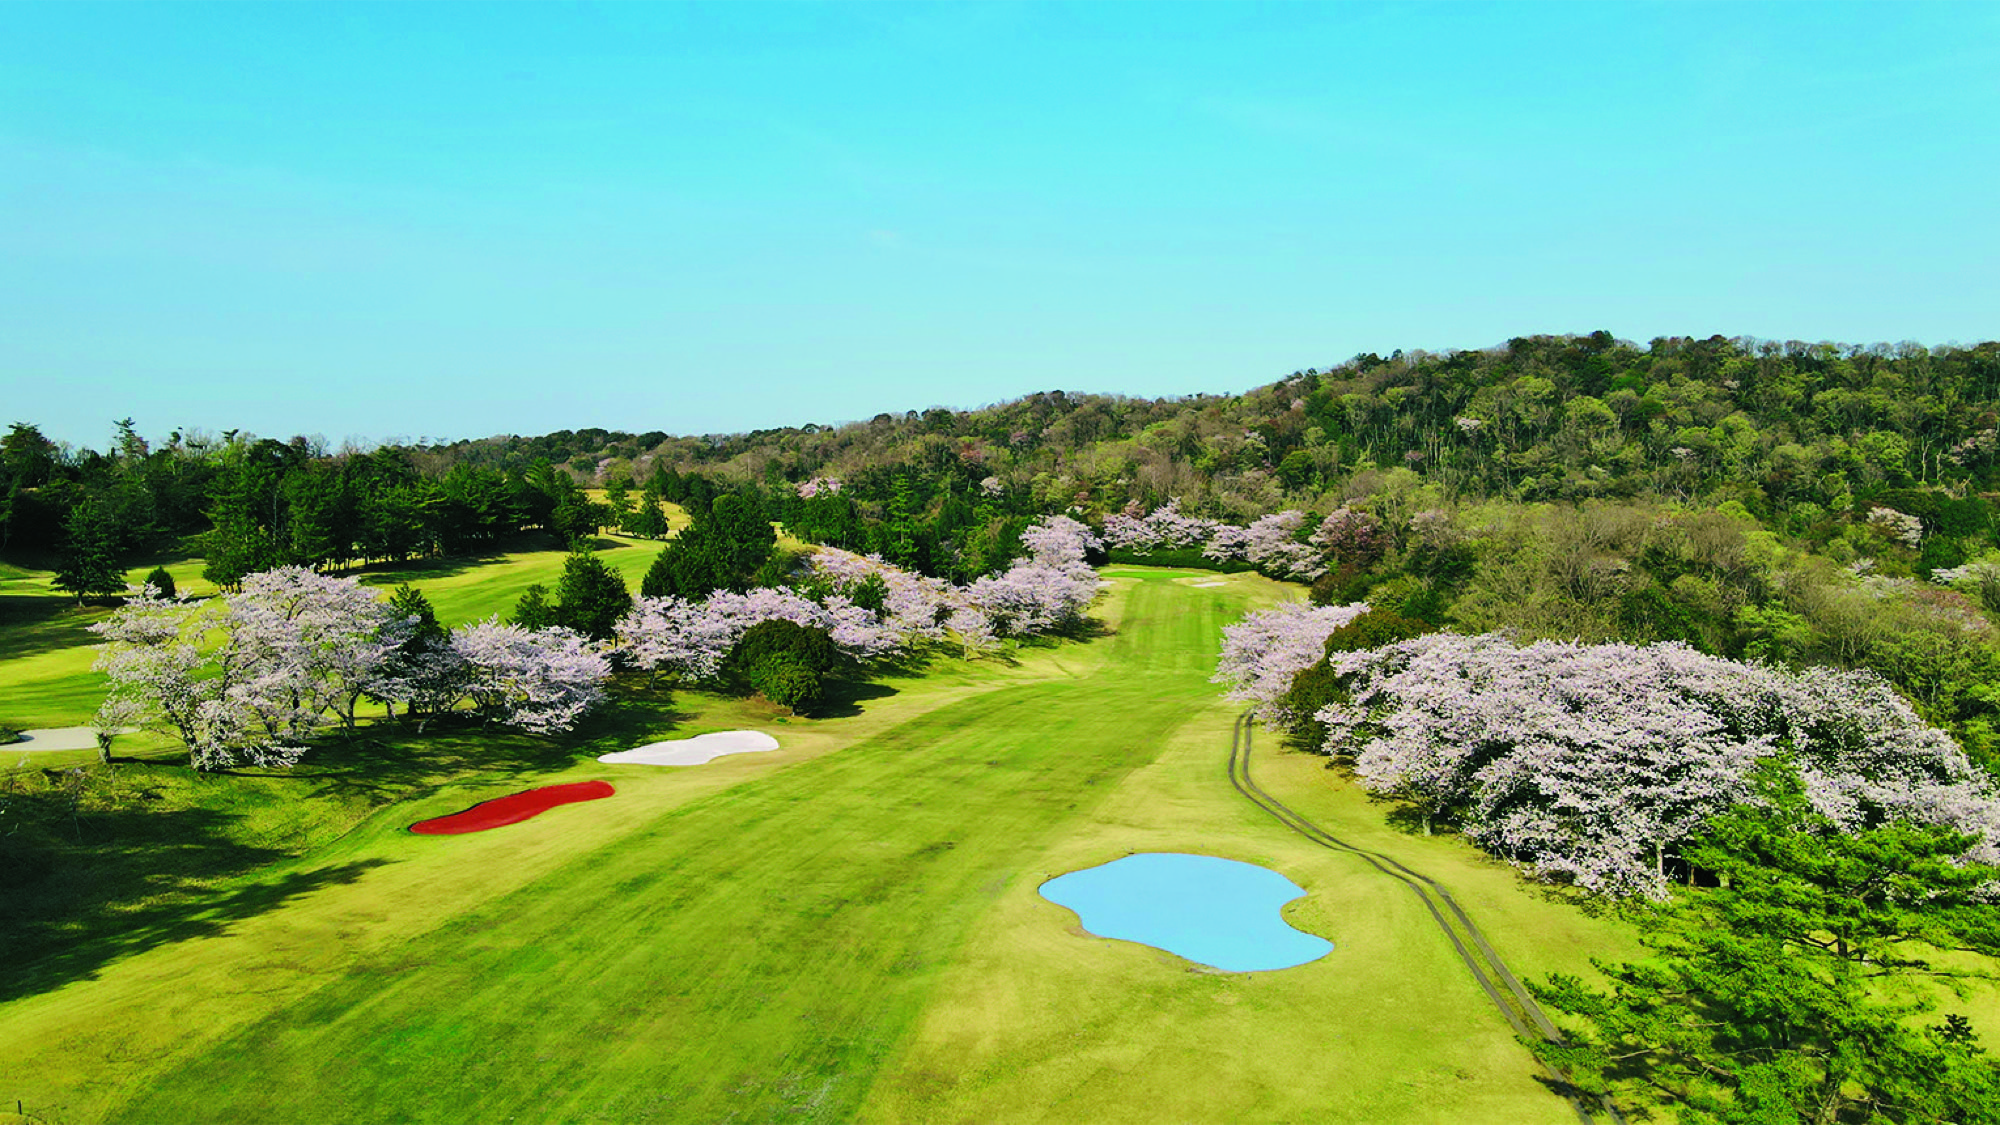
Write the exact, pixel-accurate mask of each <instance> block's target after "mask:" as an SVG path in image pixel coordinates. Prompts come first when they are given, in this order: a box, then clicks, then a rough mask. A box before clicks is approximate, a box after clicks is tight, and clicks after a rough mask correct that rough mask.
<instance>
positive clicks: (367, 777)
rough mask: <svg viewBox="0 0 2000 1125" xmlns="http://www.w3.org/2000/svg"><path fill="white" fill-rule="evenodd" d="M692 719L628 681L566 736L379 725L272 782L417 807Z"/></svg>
mask: <svg viewBox="0 0 2000 1125" xmlns="http://www.w3.org/2000/svg"><path fill="white" fill-rule="evenodd" d="M693 717H694V716H693V715H692V714H690V713H688V712H686V711H683V710H680V709H678V708H676V707H675V706H674V705H673V703H672V700H671V695H670V692H669V690H668V689H667V688H665V687H654V686H647V685H645V684H644V683H643V682H640V681H637V680H634V681H632V682H628V683H626V684H624V685H621V686H620V687H619V688H618V689H617V690H614V691H612V692H610V693H609V694H608V695H607V696H606V698H605V700H604V702H603V703H601V704H599V705H598V706H597V707H596V708H594V709H593V710H592V711H591V712H590V713H589V714H588V715H586V716H585V717H584V719H583V721H582V722H580V723H579V724H578V725H577V727H576V729H574V730H572V731H570V732H568V733H566V734H559V735H536V734H527V733H525V732H522V731H517V730H511V729H509V728H507V727H503V726H500V725H498V724H494V723H487V722H484V721H482V720H481V719H479V718H478V717H476V716H474V715H472V714H471V713H470V712H454V713H452V714H449V715H437V716H430V717H428V718H426V719H424V720H423V729H422V730H421V731H419V730H418V728H417V724H416V723H415V722H414V721H399V722H394V723H392V722H382V723H376V724H372V725H370V726H367V727H364V728H362V729H361V730H360V731H358V732H356V733H355V734H353V735H351V736H349V735H341V734H333V735H328V736H327V737H325V738H322V739H320V740H319V741H318V742H317V743H316V744H315V745H314V746H313V747H312V749H311V750H309V751H308V752H307V754H306V756H305V757H304V758H303V759H301V761H300V762H299V765H298V766H297V767H296V768H295V769H293V770H292V771H290V773H289V774H281V775H277V776H281V777H287V776H288V777H290V778H294V779H297V780H298V781H300V782H302V783H305V784H308V785H310V786H311V787H312V789H311V795H312V796H313V797H340V798H347V799H352V798H357V797H358V798H360V799H362V800H364V801H366V802H368V803H369V804H376V805H380V804H387V803H389V802H391V801H407V800H417V799H421V798H423V797H427V796H429V795H431V794H433V793H435V792H437V791H438V790H439V789H441V788H443V787H444V786H446V785H450V784H453V783H457V782H462V781H465V780H467V779H469V778H476V779H478V780H480V781H491V782H508V781H514V780H519V779H524V778H529V777H533V776H537V775H541V774H548V773H554V772H556V771H558V770H563V769H567V768H569V767H570V766H572V765H575V764H576V763H577V762H580V761H583V760H585V759H587V758H595V757H596V756H598V755H599V754H604V753H608V752H610V751H613V750H629V749H631V748H632V747H634V746H638V745H640V744H642V743H646V742H651V741H654V740H655V739H657V738H659V737H661V734H662V732H663V731H669V730H672V729H673V728H675V727H679V726H681V725H683V724H685V723H687V722H688V721H689V720H691V719H692V718H693Z"/></svg>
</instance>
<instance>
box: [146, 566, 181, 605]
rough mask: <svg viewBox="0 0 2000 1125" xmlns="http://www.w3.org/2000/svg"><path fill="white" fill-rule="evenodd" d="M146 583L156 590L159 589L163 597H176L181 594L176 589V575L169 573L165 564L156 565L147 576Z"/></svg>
mask: <svg viewBox="0 0 2000 1125" xmlns="http://www.w3.org/2000/svg"><path fill="white" fill-rule="evenodd" d="M146 585H148V586H151V587H152V588H153V589H155V590H158V591H159V592H160V596H161V597H163V598H174V597H178V596H179V594H178V593H177V592H176V591H175V590H174V576H173V575H171V574H168V573H167V568H166V567H164V566H156V567H154V568H153V572H152V573H151V574H148V575H147V576H146Z"/></svg>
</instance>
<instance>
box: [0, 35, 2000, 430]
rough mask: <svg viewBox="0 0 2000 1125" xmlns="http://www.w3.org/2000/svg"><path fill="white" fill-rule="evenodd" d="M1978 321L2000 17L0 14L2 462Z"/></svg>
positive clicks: (1990, 323)
mask: <svg viewBox="0 0 2000 1125" xmlns="http://www.w3.org/2000/svg"><path fill="white" fill-rule="evenodd" d="M1996 321H2000V4H1991V3H1981V4H1963V5H1937V6H1933V5H1923V4H1915V3H1897V4H1879V5H1863V6H1836V5H1826V4H1805V3H1793V4H1779V5H1773V6H1731V5H1720V4H1695V3H1684V4H1669V5H1657V6H1656V5H1640V4H1612V3H1595V4H1555V3H1542V4H1531V5H1521V6H1479V5H1473V4H1466V3H1448V4H1435V5H1422V4H1417V5H1397V6H1375V5H1360V4H1355V5H1348V4H1342V5H1332V6H1318V5H1306V4H1282V5H1274V6H1259V5H1252V4H1228V5H1213V6H1209V5H1196V4H1166V5H1158V6H1155V5H1150V4H1139V3H1116V4H1108V5H1103V6H1087V5H1062V6H1036V5H1012V4H995V3H979V4H973V3H963V4H954V5H949V6H936V7H932V6H920V5H914V4H880V5H856V6H846V5H803V4H792V5H782V6H763V5H755V4H749V3H725V4H713V5H695V6H641V5H636V4H623V3H621V4H604V5H597V4H572V5H552V4H533V5H528V4H509V5H503V6H495V7H482V6H475V5H471V4H448V5H440V6H419V5H414V4H383V5H374V4H367V5H364V4H352V3H350V4H337V5H330V6H312V5H298V4H235V3H232V4H226V5H222V6H217V7H203V6H183V5H173V4H164V3H157V4H144V5H131V6H120V5H102V4H72V3H63V4H56V5H50V6H37V5H31V4H23V3H8V4H0V414H4V417H0V424H4V423H5V422H8V421H15V420H23V421H34V422H37V423H39V424H40V425H41V426H42V427H43V428H44V430H45V432H47V433H49V434H50V435H51V436H53V437H57V438H60V439H64V440H68V441H73V442H78V443H86V444H92V445H97V446H99V447H102V445H103V443H104V441H105V440H106V438H107V436H108V435H109V433H110V430H111V422H112V420H113V419H115V418H118V417H122V416H125V415H131V416H133V417H134V418H135V419H136V420H137V422H138V424H139V427H140V430H141V431H142V432H144V433H147V434H149V435H152V436H154V437H158V436H161V435H163V434H165V433H166V431H167V430H169V429H171V428H174V427H185V426H199V427H203V428H208V429H223V428H228V427H241V428H246V429H249V430H253V431H255V432H257V433H259V434H264V435H268V436H274V437H287V436H290V435H292V434H294V433H307V434H314V433H317V434H321V435H324V436H326V437H328V438H329V439H331V440H333V441H335V442H338V441H341V440H343V439H345V438H349V437H353V438H358V439H364V440H378V439H385V438H392V437H404V438H415V437H420V436H431V437H445V438H451V437H472V436H483V435H486V434H491V433H497V432H506V431H511V432H518V433H543V432H547V431H549V430H553V429H560V428H565V427H570V428H574V427H580V426H590V425H596V426H604V427H607V428H613V429H629V430H634V431H643V430H648V429H659V430H666V431H669V432H674V433H706V432H721V431H736V430H744V429H752V428H758V427H763V426H779V425H798V424H804V423H807V422H821V423H830V422H836V421H844V420H852V419H856V418H866V417H869V416H871V415H873V414H875V413H877V412H880V411H883V410H897V411H900V410H905V409H913V408H914V409H921V408H924V407H927V406H933V405H948V406H957V407H966V406H976V405H979V404H982V403H987V402H994V401H998V400H1001V399H1005V398H1011V397H1014V396H1017V395H1020V394H1023V393H1027V392H1031V391H1035V390H1047V389H1053V388H1058V387H1060V388H1063V389H1066V390H1080V391H1110V392H1121V393H1127V394H1142V395H1162V394H1183V393H1191V392H1194V391H1202V390H1206V391H1234V390H1241V389H1244V388H1247V387H1250V386H1254V385H1257V384H1260V383H1264V382H1268V381H1270V380H1272V379H1275V378H1278V377H1281V376H1283V375H1285V374H1287V373H1289V372H1291V371H1293V370H1296V369H1299V368H1304V367H1309V366H1325V365H1328V364H1331V363H1336V362H1339V361H1340V360H1343V359H1346V358H1348V357H1350V356H1352V355H1354V354H1356V353H1358V352H1362V351H1378V352H1383V353H1387V352H1388V351H1390V350H1392V349H1395V348H1428V349H1433V350H1437V349H1443V348H1450V347H1484V346H1488V345H1491V344H1495V343H1499V342H1501V341H1504V340H1505V339H1507V338H1508V337H1510V336H1516V335H1523V334H1530V333H1537V332H1588V331H1591V330H1594V329H1598V328H1605V329H1609V330H1610V331H1611V332H1613V333H1615V334H1617V335H1619V336H1623V337H1626V338H1630V339H1636V340H1642V341H1643V340H1645V339H1648V338H1651V337H1653V336H1656V335H1667V334H1672V335H1682V334H1690V335H1708V334H1711V333H1717V332H1719V333H1723V334H1725V335H1754V336H1760V337H1767V338H1778V339H1789V338H1802V339H1809V340H1820V339H1836V340H1843V341H1850V342H1873V341H1878V340H1886V341H1900V340H1906V339H1909V340H1917V341H1920V342H1923V343H1928V344H1938V343H1945V342H1952V341H1958V342H1973V341H1976V340H1981V339H1988V338H1993V337H1995V336H2000V323H1996Z"/></svg>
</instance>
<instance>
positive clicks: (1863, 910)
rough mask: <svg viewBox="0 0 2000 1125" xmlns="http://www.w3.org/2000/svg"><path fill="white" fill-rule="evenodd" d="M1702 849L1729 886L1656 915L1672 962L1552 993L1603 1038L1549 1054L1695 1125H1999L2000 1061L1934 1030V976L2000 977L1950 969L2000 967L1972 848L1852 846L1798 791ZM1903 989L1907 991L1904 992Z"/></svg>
mask: <svg viewBox="0 0 2000 1125" xmlns="http://www.w3.org/2000/svg"><path fill="white" fill-rule="evenodd" d="M1767 798H1768V799H1769V800H1770V801H1771V804H1770V806H1768V807H1761V808H1760V807H1749V806H1745V807H1742V808H1739V809H1738V810H1737V811H1736V812H1735V813H1733V814H1731V815H1729V816H1727V817H1724V818H1721V819H1720V820H1718V821H1717V822H1716V824H1715V825H1714V827H1713V828H1712V829H1711V831H1710V832H1709V833H1708V835H1707V836H1706V837H1705V838H1704V839H1703V840H1702V842H1701V843H1699V844H1697V845H1695V846H1693V847H1691V848H1689V849H1688V858H1689V860H1690V862H1692V863H1694V864H1695V865H1696V866H1698V867H1700V868H1702V869H1704V870H1708V871H1712V872H1715V873H1717V874H1718V875H1719V876H1720V877H1721V878H1722V879H1723V883H1724V885H1723V886H1721V887H1717V888H1709V889H1692V890H1689V891H1686V892H1684V893H1683V895H1682V897H1680V898H1679V899H1678V900H1676V901H1675V902H1673V903H1672V904H1670V905H1667V906H1664V907H1662V908H1659V909H1658V910H1657V911H1656V913H1655V916H1654V918H1653V919H1652V920H1651V923H1650V924H1649V925H1648V926H1647V927H1646V928H1645V930H1644V934H1645V936H1644V937H1643V939H1642V940H1644V941H1645V943H1646V944H1647V945H1648V946H1650V947H1651V948H1652V949H1653V951H1654V952H1655V954H1656V956H1655V957H1654V958H1653V959H1651V960H1648V961H1645V962H1639V963H1627V964H1619V965H1610V964H1603V963H1599V964H1598V968H1599V969H1600V970H1601V971H1602V972H1603V973H1604V975H1605V976H1606V978H1607V979H1608V980H1609V981H1610V983H1611V989H1610V991H1608V992H1601V991H1598V990H1597V989H1595V988H1592V987H1590V986H1588V985H1586V984H1584V983H1583V982H1582V981H1581V980H1579V979H1578V978H1576V977H1571V976H1564V975H1557V976H1554V977H1551V978H1550V982H1549V984H1548V985H1547V986H1545V987H1538V988H1537V989H1536V992H1537V993H1538V994H1539V995H1540V996H1541V997H1542V999H1543V1000H1544V1002H1546V1003H1548V1004H1550V1005H1551V1006H1552V1007H1555V1008H1559V1009H1561V1010H1562V1011H1565V1012H1568V1013H1571V1014H1572V1015H1575V1016H1578V1017H1581V1018H1582V1020H1583V1021H1585V1023H1586V1025H1587V1026H1586V1028H1585V1029H1584V1030H1582V1031H1579V1032H1578V1033H1577V1034H1575V1035H1573V1036H1571V1037H1570V1039H1569V1040H1568V1041H1567V1042H1564V1043H1539V1044H1536V1045H1535V1050H1536V1051H1537V1052H1538V1053H1540V1054H1542V1055H1543V1056H1544V1057H1546V1058H1548V1059H1549V1061H1551V1062H1552V1063H1554V1064H1556V1065H1558V1066H1561V1067H1563V1068H1565V1069H1566V1070H1567V1071H1569V1073H1570V1074H1571V1077H1572V1078H1573V1079H1574V1080H1575V1082H1576V1083H1577V1085H1578V1086H1579V1087H1580V1088H1582V1089H1584V1090H1586V1091H1589V1092H1592V1093H1598V1094H1603V1093H1621V1094H1622V1093H1636V1094H1638V1095H1640V1096H1645V1097H1651V1098H1654V1099H1657V1100H1660V1101H1662V1102H1664V1103H1666V1104H1668V1105H1670V1106H1671V1107H1672V1108H1673V1109H1674V1111H1675V1112H1676V1113H1677V1114H1678V1116H1679V1119H1680V1120H1683V1121H1688V1122H1696V1123H1716V1125H1720V1123H1724V1122H1752V1121H1756V1122H1763V1121H1772V1122H1778V1121H1783V1122H1793V1121H1801V1122H1802V1121H1863V1120H1866V1121H1882V1122H1929V1121H1954V1122H1964V1123H1968V1125H1971V1123H1983V1125H1994V1123H1995V1122H2000V1062H1996V1061H1995V1060H1994V1059H1993V1058H1992V1057H1991V1056H1989V1055H1987V1054H1986V1053H1985V1052H1984V1051H1983V1050H1981V1049H1980V1047H1979V1045H1978V1043H1977V1041H1976V1039H1975V1038H1974V1037H1973V1036H1972V1035H1971V1029H1970V1028H1969V1027H1968V1026H1967V1025H1966V1024H1965V1023H1964V1021H1962V1020H1961V1021H1952V1020H1950V1019H1946V1020H1945V1021H1944V1022H1942V1023H1938V1024H1933V1025H1930V1026H1925V1025H1924V1024H1923V1023H1922V1022H1920V1020H1919V1017H1921V1016H1922V1015H1924V1014H1925V1013H1927V1012H1929V1011H1931V1010H1932V1009H1933V1007H1934V1006H1935V1001H1933V1000H1931V999H1930V998H1929V991H1928V990H1927V989H1925V988H1922V987H1917V988H1912V987H1909V986H1908V985H1909V982H1912V981H1916V980H1918V979H1920V978H1925V977H1929V978H1932V979H1936V978H1952V977H1965V976H1974V977H1978V976H1985V975H1987V974H1983V973H1980V972H1978V971H1976V970H1967V969H1964V968H1961V967H1959V966H1957V965H1955V964H1953V963H1950V962H1941V961H1939V960H1936V959H1934V953H1935V952H1936V951H1950V950H1961V951H1970V952H1974V953H1979V954H1984V955H1986V956H1988V957H1990V956H1992V955H1993V954H1995V953H2000V920H1996V918H1995V917H1994V911H1993V908H1992V907H1991V906H1990V905H1987V904H1986V903H1985V902H1984V901H1983V891H1982V887H1984V886H1986V885H1988V884H1989V883H1990V881H1991V880H1992V879H1993V878H1994V876H1995V874H1996V871H1995V869H1994V868H1992V867H1988V866H1984V865H1980V864H1975V863H1968V862H1964V861H1963V860H1962V859H1961V857H1962V855H1963V853H1964V851H1965V849H1966V847H1967V846H1968V845H1969V844H1971V843H1972V838H1971V837H1969V836H1964V835H1961V834H1959V833H1955V832H1952V831H1950V830H1949V829H1945V828H1938V827H1932V826H1924V825H1914V824H1908V823H1895V822H1892V823H1888V824H1884V825H1880V826H1878V827H1874V828H1868V829H1865V830H1862V831H1859V832H1851V833H1850V832H1843V831H1842V830H1840V828H1839V827H1838V826H1836V825H1834V824H1832V823H1831V822H1830V821H1828V820H1827V819H1826V818H1824V817H1821V816H1819V815H1817V814H1815V813H1813V812H1811V811H1810V809H1809V807H1808V806H1807V805H1806V803H1805V800H1804V798H1803V796H1802V791H1801V790H1800V789H1799V787H1798V785H1797V783H1795V782H1794V783H1790V784H1789V785H1773V786H1771V787H1770V789H1769V790H1768V791H1767ZM1899 978H1900V979H1899Z"/></svg>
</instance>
